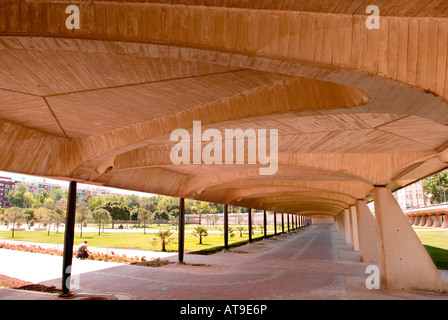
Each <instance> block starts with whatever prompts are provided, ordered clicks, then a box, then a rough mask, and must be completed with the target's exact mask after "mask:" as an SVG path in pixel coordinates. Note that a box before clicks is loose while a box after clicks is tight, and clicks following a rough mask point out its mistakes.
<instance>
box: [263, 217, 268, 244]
mask: <svg viewBox="0 0 448 320" xmlns="http://www.w3.org/2000/svg"><path fill="white" fill-rule="evenodd" d="M263 227H264V237H265V238H266V237H267V236H268V230H267V217H266V210H263Z"/></svg>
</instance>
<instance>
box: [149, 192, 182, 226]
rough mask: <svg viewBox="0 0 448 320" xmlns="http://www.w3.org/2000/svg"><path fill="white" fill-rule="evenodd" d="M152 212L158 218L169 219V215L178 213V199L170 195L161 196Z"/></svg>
mask: <svg viewBox="0 0 448 320" xmlns="http://www.w3.org/2000/svg"><path fill="white" fill-rule="evenodd" d="M154 214H155V216H156V218H158V219H162V220H169V219H170V215H177V214H179V201H177V199H175V198H172V197H162V198H161V199H160V200H159V202H158V203H157V209H156V211H155V212H154Z"/></svg>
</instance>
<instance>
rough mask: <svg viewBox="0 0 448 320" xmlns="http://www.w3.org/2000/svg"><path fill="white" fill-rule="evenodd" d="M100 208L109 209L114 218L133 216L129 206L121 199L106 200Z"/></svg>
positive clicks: (121, 218) (124, 218)
mask: <svg viewBox="0 0 448 320" xmlns="http://www.w3.org/2000/svg"><path fill="white" fill-rule="evenodd" d="M99 208H100V209H105V210H107V211H108V212H109V214H110V217H111V219H112V220H129V219H130V218H131V212H130V210H129V208H128V207H127V206H125V205H124V204H123V203H121V202H119V201H112V202H106V203H105V204H103V205H102V206H100V207H99Z"/></svg>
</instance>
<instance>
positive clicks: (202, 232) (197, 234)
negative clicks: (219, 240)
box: [193, 226, 208, 244]
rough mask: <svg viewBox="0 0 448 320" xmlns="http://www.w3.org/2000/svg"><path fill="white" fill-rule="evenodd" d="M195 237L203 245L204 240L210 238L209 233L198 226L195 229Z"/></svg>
mask: <svg viewBox="0 0 448 320" xmlns="http://www.w3.org/2000/svg"><path fill="white" fill-rule="evenodd" d="M193 235H194V236H195V237H198V238H199V244H202V238H205V237H207V236H208V231H207V229H205V228H204V227H201V226H197V227H196V228H194V231H193Z"/></svg>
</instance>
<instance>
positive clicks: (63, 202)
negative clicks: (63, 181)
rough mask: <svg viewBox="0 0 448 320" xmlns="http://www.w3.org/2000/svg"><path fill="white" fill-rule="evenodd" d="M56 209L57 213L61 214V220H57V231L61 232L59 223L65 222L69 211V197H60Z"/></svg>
mask: <svg viewBox="0 0 448 320" xmlns="http://www.w3.org/2000/svg"><path fill="white" fill-rule="evenodd" d="M56 190H60V189H56ZM54 211H56V213H57V214H58V215H59V219H58V220H59V221H58V222H56V233H58V232H59V225H60V224H61V223H62V222H64V220H65V216H66V213H67V199H66V198H60V199H59V200H58V201H57V202H56V204H55V206H54Z"/></svg>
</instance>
